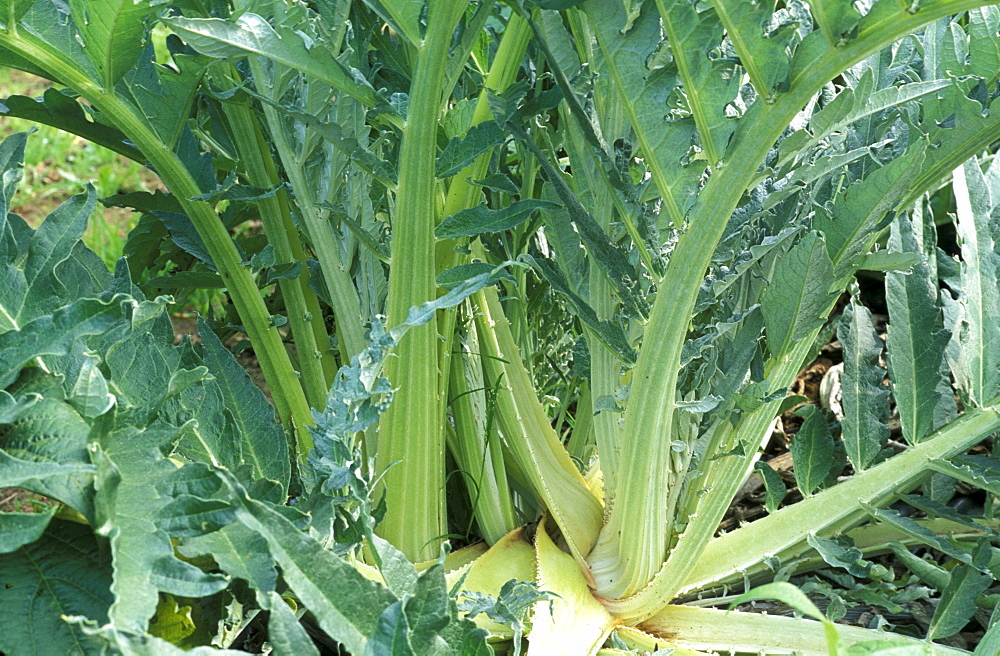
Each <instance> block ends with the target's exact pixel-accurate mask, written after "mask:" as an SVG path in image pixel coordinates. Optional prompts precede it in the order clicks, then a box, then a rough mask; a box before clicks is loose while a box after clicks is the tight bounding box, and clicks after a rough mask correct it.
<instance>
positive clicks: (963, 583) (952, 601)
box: [927, 540, 993, 640]
mask: <svg viewBox="0 0 1000 656" xmlns="http://www.w3.org/2000/svg"><path fill="white" fill-rule="evenodd" d="M990 555H991V550H990V546H989V542H988V541H986V540H981V541H980V542H979V544H978V546H977V547H976V550H975V551H974V552H973V554H972V563H971V564H962V565H959V566H958V567H956V568H955V569H954V570H952V572H951V580H950V581H949V582H948V586H947V587H946V588H945V589H944V590H943V591H942V592H941V600H940V601H939V602H938V605H937V607H936V608H935V609H934V616H933V617H932V618H931V622H930V626H929V627H928V628H927V639H928V640H938V639H941V638H948V637H951V636H953V635H955V634H956V633H958V632H959V631H961V630H962V628H964V627H965V625H966V624H968V623H969V620H971V619H972V616H973V615H975V613H976V611H977V610H979V607H978V606H977V605H976V599H978V598H979V595H981V594H982V593H983V592H985V591H986V589H987V588H989V587H990V585H992V584H993V576H991V575H990V574H989V573H986V572H983V570H984V569H985V568H986V567H987V566H988V565H989V563H990Z"/></svg>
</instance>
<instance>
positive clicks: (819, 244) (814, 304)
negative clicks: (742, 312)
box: [761, 232, 834, 357]
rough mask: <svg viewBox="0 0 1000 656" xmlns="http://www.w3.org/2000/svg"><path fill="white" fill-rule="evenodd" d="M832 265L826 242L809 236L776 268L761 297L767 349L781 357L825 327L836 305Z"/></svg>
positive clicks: (775, 355)
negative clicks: (833, 306) (831, 309)
mask: <svg viewBox="0 0 1000 656" xmlns="http://www.w3.org/2000/svg"><path fill="white" fill-rule="evenodd" d="M832 284H833V265H832V263H831V261H830V256H829V255H828V254H827V249H826V242H825V240H824V238H823V236H821V235H820V234H818V233H816V232H810V233H807V234H806V235H805V236H804V237H803V238H802V239H801V241H799V243H798V244H796V245H795V246H793V247H792V249H791V250H790V251H789V252H788V253H787V254H786V255H785V256H784V257H783V258H781V259H780V260H778V264H777V266H776V267H775V271H774V275H773V277H772V280H771V284H770V286H769V287H768V288H767V291H765V292H764V295H763V297H762V298H761V309H762V310H763V313H764V325H765V328H766V332H767V347H768V349H769V350H770V351H771V354H772V356H774V357H780V356H781V355H782V354H784V353H786V352H787V351H788V350H790V348H791V347H792V346H793V345H794V344H795V343H796V342H798V341H799V340H801V339H802V338H803V337H805V336H806V335H808V334H809V333H811V332H812V331H813V330H814V329H815V328H817V327H819V326H820V325H822V324H823V321H824V320H825V316H824V315H825V314H826V312H827V310H828V308H829V307H830V305H831V304H832V303H833V296H834V292H831V291H830V290H831V286H832Z"/></svg>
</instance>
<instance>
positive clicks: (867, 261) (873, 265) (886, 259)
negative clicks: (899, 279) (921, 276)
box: [858, 251, 923, 273]
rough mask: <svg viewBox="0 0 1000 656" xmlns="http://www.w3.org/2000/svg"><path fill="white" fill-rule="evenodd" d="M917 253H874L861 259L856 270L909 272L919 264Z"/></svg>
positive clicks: (919, 259) (919, 258)
mask: <svg viewBox="0 0 1000 656" xmlns="http://www.w3.org/2000/svg"><path fill="white" fill-rule="evenodd" d="M922 259H923V258H921V257H920V254H919V253H894V252H892V251H875V252H874V253H869V254H868V255H865V256H864V257H863V258H861V262H859V263H858V268H859V269H861V270H862V271H893V272H901V273H905V272H909V271H912V270H913V267H914V266H915V265H917V264H919V263H920V262H921V260H922Z"/></svg>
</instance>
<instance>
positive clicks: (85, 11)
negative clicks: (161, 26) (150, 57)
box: [69, 0, 159, 91]
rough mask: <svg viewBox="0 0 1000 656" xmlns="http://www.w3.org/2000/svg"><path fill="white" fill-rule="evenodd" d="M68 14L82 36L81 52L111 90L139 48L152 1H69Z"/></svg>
mask: <svg viewBox="0 0 1000 656" xmlns="http://www.w3.org/2000/svg"><path fill="white" fill-rule="evenodd" d="M69 9H70V15H71V16H72V17H73V22H74V23H75V24H76V27H77V29H78V30H79V31H80V36H81V37H82V39H83V46H84V48H83V51H84V52H85V53H87V57H89V58H90V61H91V62H92V63H93V64H94V68H96V69H97V72H98V73H99V74H100V76H101V80H102V83H103V86H104V89H105V90H106V91H111V90H112V89H114V88H115V85H116V84H118V81H119V80H121V79H122V77H123V76H124V75H125V73H126V72H127V71H128V70H129V69H131V68H132V67H133V66H135V63H136V60H137V59H138V58H139V55H140V54H141V53H142V50H143V36H144V35H145V32H146V25H145V22H146V19H147V18H151V17H152V16H153V14H154V13H158V12H159V9H157V8H156V3H150V2H137V1H136V0H69Z"/></svg>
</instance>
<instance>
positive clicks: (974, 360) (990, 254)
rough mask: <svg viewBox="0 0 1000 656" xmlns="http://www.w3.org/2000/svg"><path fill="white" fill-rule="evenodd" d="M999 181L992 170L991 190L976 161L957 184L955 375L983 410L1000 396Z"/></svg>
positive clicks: (958, 177) (959, 173)
mask: <svg viewBox="0 0 1000 656" xmlns="http://www.w3.org/2000/svg"><path fill="white" fill-rule="evenodd" d="M997 178H1000V170H998V169H997V167H996V166H993V167H991V169H990V184H989V185H988V184H987V178H986V177H985V176H984V175H983V173H982V170H981V169H980V167H979V164H978V162H977V161H976V159H975V158H973V159H971V160H969V161H968V162H966V163H965V165H964V166H963V167H962V169H961V170H959V171H956V172H955V175H954V178H953V185H952V186H953V188H954V190H955V202H956V205H957V219H958V220H957V221H956V222H955V225H956V228H957V229H958V235H959V240H960V243H961V247H962V265H961V269H960V271H961V289H962V291H961V294H960V296H959V303H960V304H961V306H962V320H961V325H960V326H959V330H958V333H959V343H960V344H961V355H960V359H959V366H958V367H957V368H956V367H954V366H953V369H954V371H955V378H956V379H957V382H958V385H959V387H960V388H961V389H963V390H964V391H965V392H966V393H967V394H968V395H969V397H970V398H971V399H972V400H973V401H974V402H975V403H977V404H979V405H988V404H990V403H992V402H993V400H994V399H996V398H997V396H998V394H1000V331H998V330H997V329H996V327H997V326H998V325H1000V239H998V238H997V235H1000V218H998V216H997V208H998V207H1000V203H997V201H995V200H994V199H993V195H992V193H995V192H992V193H991V189H990V187H991V186H993V187H995V186H996V185H995V184H994V183H993V180H995V179H997Z"/></svg>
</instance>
